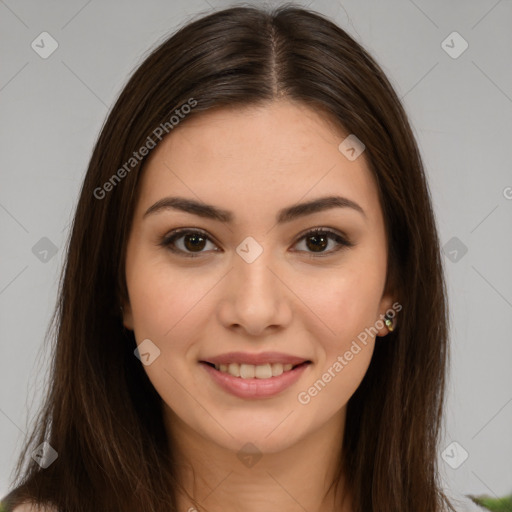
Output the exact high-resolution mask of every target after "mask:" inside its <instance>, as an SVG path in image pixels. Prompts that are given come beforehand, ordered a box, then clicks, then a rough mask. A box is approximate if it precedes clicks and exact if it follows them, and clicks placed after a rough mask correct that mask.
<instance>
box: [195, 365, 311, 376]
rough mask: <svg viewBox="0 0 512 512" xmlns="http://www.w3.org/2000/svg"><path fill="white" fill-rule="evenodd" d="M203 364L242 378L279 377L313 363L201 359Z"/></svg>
mask: <svg viewBox="0 0 512 512" xmlns="http://www.w3.org/2000/svg"><path fill="white" fill-rule="evenodd" d="M201 363H203V364H207V365H208V366H210V367H212V368H215V370H217V371H219V372H221V373H227V374H229V375H231V376H233V377H238V378H240V379H270V378H272V377H279V376H280V375H282V374H283V373H287V372H290V371H292V370H295V368H298V367H301V366H305V365H308V364H311V361H304V362H302V363H300V364H295V365H292V364H281V363H267V364H258V365H253V364H239V363H230V364H213V363H209V362H208V361H201Z"/></svg>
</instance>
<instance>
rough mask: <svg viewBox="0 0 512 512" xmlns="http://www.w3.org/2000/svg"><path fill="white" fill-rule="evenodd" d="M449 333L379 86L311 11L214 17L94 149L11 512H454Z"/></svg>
mask: <svg viewBox="0 0 512 512" xmlns="http://www.w3.org/2000/svg"><path fill="white" fill-rule="evenodd" d="M447 329H448V325H447V304H446V291H445V285H444V280H443V271H442V262H441V259H440V249H439V241H438V235H437V231H436V226H435V219H434V214H433V211H432V205H431V200H430V195H429V190H428V186H427V183H426V178H425V175H424V170H423V166H422V162H421V158H420V155H419V152H418V148H417V145H416V143H415V140H414V137H413V135H412V132H411V129H410V126H409V123H408V121H407V117H406V114H405V113H404V110H403V108H402V106H401V104H400V102H399V100H398V98H397V96H396V94H395V92H394V91H393V89H392V87H391V85H390V84H389V82H388V80H387V79H386V77H385V75H384V73H383V72H382V70H381V69H380V68H379V66H378V65H377V64H376V63H375V61H374V60H373V59H372V58H371V57H370V56H369V55H368V54H367V53H366V51H365V50H364V49H363V48H362V47H361V46H360V45H358V44H357V43H356V42H355V41H354V40H353V39H351V38H350V37H349V36H348V35H347V34H346V33H345V32H344V31H343V30H341V29H340V28H339V27H337V26H335V25H334V24H333V23H331V22H330V21H328V20H327V19H325V18H324V17H322V16H320V15H318V14H316V13H313V12H310V11H307V10H304V9H300V8H296V7H283V8H280V9H276V10H275V11H273V12H272V13H267V12H265V11H263V10H260V9H256V8H232V9H226V10H224V11H220V12H217V13H214V14H211V15H209V16H206V17H203V18H201V19H199V20H197V21H195V22H192V23H189V24H188V25H186V26H185V27H183V28H182V29H181V30H180V31H178V32H177V33H176V34H175V35H173V36H172V37H171V38H169V39H168V40H167V41H165V42H164V43H163V44H161V45H160V46H159V47H158V48H157V49H156V50H155V51H153V53H152V54H151V55H150V56H149V57H148V58H147V59H146V60H145V61H144V62H143V63H142V65H141V66H140V67H139V69H138V70H137V71H136V72H135V74H134V75H133V76H132V78H131V79H130V81H129V82H128V84H127V85H126V87H125V88H124V90H123V91H122V93H121V95H120V97H119V99H118V101H117V103H116V104H115V106H114V108H113V110H112V112H111V113H110V114H109V116H108V119H107V121H106V123H105V125H104V127H103V129H102V132H101V134H100V137H99V139H98V141H97V144H96V147H95V149H94V152H93V155H92V158H91V161H90V165H89V168H88V172H87V175H86V177H85V180H84V183H83V187H82V190H81V194H80V199H79V202H78V206H77V211H76V215H75V219H74V224H73V229H72V234H71V239H70V242H69V250H68V256H67V261H66V266H65V272H64V275H63V279H62V283H61V293H60V299H59V307H58V330H57V332H58V335H57V340H56V347H55V358H54V363H53V373H52V375H53V378H52V384H51V389H50V393H49V394H48V397H47V400H46V403H45V404H44V408H43V409H42V414H41V417H40V419H39V421H38V423H37V426H36V428H35V430H34V432H33V434H32V436H31V439H30V440H29V442H27V445H26V447H25V449H24V452H23V453H22V455H21V457H20V462H19V465H18V479H17V480H16V484H15V486H13V487H14V489H13V491H12V492H11V493H10V494H9V496H7V499H6V503H7V505H8V507H9V509H14V510H16V511H17V512H18V511H22V510H25V509H27V510H28V508H27V507H28V506H29V505H27V504H29V503H33V504H40V505H46V506H47V507H48V510H62V511H70V512H71V511H91V510H97V511H121V510H123V511H124V510H134V511H135V510H136V511H140V512H142V511H148V512H149V511H152V512H153V511H160V510H166V511H178V510H179V511H185V510H188V511H190V512H192V511H193V510H198V511H201V510H208V511H220V510H222V511H223V512H226V511H228V512H229V511H232V510H244V511H249V512H251V511H253V510H262V509H263V510H268V511H269V510H287V511H288V510H289V511H292V510H293V511H295V510H308V511H319V510H332V511H343V512H356V511H357V512H363V511H364V512H371V511H379V512H385V511H389V512H391V511H394V512H395V511H397V510H400V511H406V510H407V511H412V510H414V511H415V512H427V511H428V512H438V511H442V510H454V509H453V507H452V505H451V504H450V502H449V500H448V498H447V497H446V496H445V494H444V493H443V492H442V489H441V485H440V482H439V476H438V469H437V456H438V451H437V450H438V437H439V430H440V425H441V421H442V410H443V404H444V385H445V372H446V368H447V362H448V345H447V332H448V331H447ZM25 462H27V464H25ZM23 507H25V508H23Z"/></svg>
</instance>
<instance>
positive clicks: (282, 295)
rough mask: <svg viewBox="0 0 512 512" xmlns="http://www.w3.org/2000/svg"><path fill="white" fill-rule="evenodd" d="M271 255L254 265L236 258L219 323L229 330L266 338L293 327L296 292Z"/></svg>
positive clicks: (267, 252)
mask: <svg viewBox="0 0 512 512" xmlns="http://www.w3.org/2000/svg"><path fill="white" fill-rule="evenodd" d="M269 254H270V251H263V253H262V254H261V255H260V256H259V257H258V258H257V259H256V260H255V261H253V262H251V263H248V262H247V261H245V260H244V259H243V258H241V257H239V256H238V255H235V256H234V262H233V268H232V269H231V271H230V272H229V273H228V275H227V276H226V278H225V284H224V288H223V291H222V294H223V296H222V297H221V300H220V301H219V307H218V317H219V320H220V321H221V323H222V324H223V325H224V326H225V327H226V328H227V329H230V330H238V331H240V332H243V333H245V334H249V335H250V336H264V335H266V334H268V333H270V332H273V331H277V330H282V329H284V328H286V327H287V326H288V325H289V324H290V322H291V318H292V303H291V299H292V297H293V293H292V292H291V290H290V289H289V288H288V287H287V284H286V279H285V276H283V275H280V271H279V269H278V268H276V267H277V266H276V265H275V264H273V263H272V261H271V256H270V255H269ZM281 274H282V272H281Z"/></svg>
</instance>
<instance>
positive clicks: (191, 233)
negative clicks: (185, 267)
mask: <svg viewBox="0 0 512 512" xmlns="http://www.w3.org/2000/svg"><path fill="white" fill-rule="evenodd" d="M208 243H211V244H212V245H213V246H215V245H214V244H213V242H212V241H211V240H210V238H209V237H208V236H207V235H206V234H204V233H203V232H202V231H197V230H178V231H174V232H172V233H170V234H169V235H167V236H166V237H165V238H164V239H163V240H162V242H161V243H160V245H161V246H163V247H166V248H168V249H169V250H170V251H172V252H175V253H180V254H182V255H183V256H188V257H192V258H194V257H196V256H199V255H201V254H202V253H203V252H206V251H204V250H203V249H205V247H206V246H207V244H208ZM194 253H195V254H194Z"/></svg>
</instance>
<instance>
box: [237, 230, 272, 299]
mask: <svg viewBox="0 0 512 512" xmlns="http://www.w3.org/2000/svg"><path fill="white" fill-rule="evenodd" d="M236 252H237V256H236V257H235V265H234V266H235V268H234V274H235V275H234V276H233V278H234V279H235V280H237V281H238V280H239V281H240V282H237V283H236V286H237V294H238V295H240V297H239V299H243V297H247V298H249V299H251V300H252V301H256V302H257V301H258V300H262V299H264V300H266V301H269V300H270V301H275V300H276V299H277V297H276V296H275V294H276V293H279V290H278V289H277V288H278V287H277V284H278V283H276V277H275V275H274V273H273V272H271V271H270V268H273V267H275V264H274V262H273V261H272V250H271V248H270V247H268V246H267V247H265V248H264V247H263V245H262V244H260V243H259V242H257V241H256V240H255V239H254V238H252V237H247V238H246V239H245V240H244V241H243V242H242V243H241V244H240V245H239V246H238V247H237V249H236ZM274 272H275V270H274Z"/></svg>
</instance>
